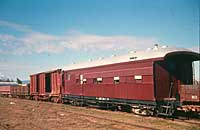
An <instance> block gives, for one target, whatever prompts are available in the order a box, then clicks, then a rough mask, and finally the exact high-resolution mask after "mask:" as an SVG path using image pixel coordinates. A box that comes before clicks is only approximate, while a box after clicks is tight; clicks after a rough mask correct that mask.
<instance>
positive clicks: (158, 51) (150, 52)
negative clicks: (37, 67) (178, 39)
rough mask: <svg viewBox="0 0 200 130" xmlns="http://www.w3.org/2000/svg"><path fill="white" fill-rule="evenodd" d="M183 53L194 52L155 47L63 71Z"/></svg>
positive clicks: (84, 63)
mask: <svg viewBox="0 0 200 130" xmlns="http://www.w3.org/2000/svg"><path fill="white" fill-rule="evenodd" d="M182 51H187V52H192V51H191V50H188V49H184V48H175V47H168V46H162V47H158V46H155V47H154V48H148V49H147V50H145V51H134V52H131V53H129V54H126V55H121V56H112V57H109V58H100V59H98V60H91V61H87V62H83V63H74V64H71V65H67V66H65V67H63V70H74V69H82V68H89V67H95V66H101V65H109V64H114V63H122V62H128V61H137V60H144V59H152V58H159V57H165V56H166V55H167V54H169V53H171V52H182Z"/></svg>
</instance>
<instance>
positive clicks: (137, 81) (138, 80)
mask: <svg viewBox="0 0 200 130" xmlns="http://www.w3.org/2000/svg"><path fill="white" fill-rule="evenodd" d="M134 78H135V83H142V75H135V76H134Z"/></svg>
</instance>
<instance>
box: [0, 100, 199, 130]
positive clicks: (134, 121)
mask: <svg viewBox="0 0 200 130" xmlns="http://www.w3.org/2000/svg"><path fill="white" fill-rule="evenodd" d="M96 129H97V130H133V129H136V130H143V129H144V130H184V129H185V130H200V121H199V120H175V121H172V120H169V119H162V118H157V117H142V116H137V115H134V114H131V113H124V112H112V111H105V110H98V109H92V108H86V107H74V106H70V105H65V104H55V103H49V102H36V101H30V100H22V99H14V98H2V97H0V130H96Z"/></svg>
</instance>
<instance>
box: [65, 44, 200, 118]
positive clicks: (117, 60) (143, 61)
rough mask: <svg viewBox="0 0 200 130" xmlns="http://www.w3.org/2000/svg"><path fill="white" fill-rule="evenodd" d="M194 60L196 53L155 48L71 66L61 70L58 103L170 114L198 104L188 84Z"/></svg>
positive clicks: (198, 90)
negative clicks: (187, 105) (61, 101)
mask: <svg viewBox="0 0 200 130" xmlns="http://www.w3.org/2000/svg"><path fill="white" fill-rule="evenodd" d="M199 60H200V56H199V53H196V52H192V51H190V50H187V49H183V48H173V47H167V46H163V47H158V46H157V45H156V46H155V47H154V48H152V49H148V50H146V51H138V52H132V53H129V54H127V55H122V56H112V57H110V58H100V59H99V60H95V61H88V62H84V63H76V64H72V65H69V66H66V67H64V68H63V74H62V77H63V81H62V88H61V91H62V92H61V93H62V99H63V102H68V103H71V104H74V105H89V106H94V107H95V106H96V107H106V108H113V109H120V110H123V109H127V108H128V109H130V110H131V111H132V112H134V113H137V114H143V115H153V114H159V115H166V116H171V115H173V113H174V110H176V109H177V108H181V107H183V106H184V104H187V103H188V102H190V104H195V105H196V106H199V105H200V87H199V86H198V85H194V84H193V74H194V72H193V62H194V61H199ZM187 92H188V93H187ZM195 111H198V112H199V111H200V110H199V107H197V108H195Z"/></svg>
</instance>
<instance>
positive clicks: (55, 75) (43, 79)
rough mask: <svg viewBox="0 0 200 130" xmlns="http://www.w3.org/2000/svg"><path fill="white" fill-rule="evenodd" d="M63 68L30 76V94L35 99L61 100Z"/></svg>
mask: <svg viewBox="0 0 200 130" xmlns="http://www.w3.org/2000/svg"><path fill="white" fill-rule="evenodd" d="M61 74H62V73H61V69H57V70H52V71H47V72H41V73H37V74H33V75H31V76H30V78H31V80H30V96H31V97H32V99H35V100H50V101H54V102H59V101H60V98H61V84H62V76H61Z"/></svg>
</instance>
